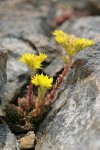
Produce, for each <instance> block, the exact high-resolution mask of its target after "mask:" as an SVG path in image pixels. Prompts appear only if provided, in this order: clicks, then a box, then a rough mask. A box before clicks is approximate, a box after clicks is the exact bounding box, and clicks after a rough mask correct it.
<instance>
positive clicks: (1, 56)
mask: <svg viewBox="0 0 100 150" xmlns="http://www.w3.org/2000/svg"><path fill="white" fill-rule="evenodd" d="M6 67H7V51H6V50H4V49H2V48H0V116H4V113H3V107H4V103H5V101H4V91H5V85H6V80H7V77H6Z"/></svg>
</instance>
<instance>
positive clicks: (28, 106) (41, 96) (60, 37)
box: [6, 30, 94, 130]
mask: <svg viewBox="0 0 100 150" xmlns="http://www.w3.org/2000/svg"><path fill="white" fill-rule="evenodd" d="M53 35H54V36H55V40H56V42H57V43H58V44H60V45H61V46H62V47H63V48H64V49H65V52H66V56H64V64H65V65H64V70H63V71H62V74H60V75H59V76H58V78H57V80H56V83H55V85H54V86H53V77H49V76H48V75H44V74H43V73H41V74H37V73H36V71H37V69H43V68H42V63H43V61H45V59H46V58H47V57H48V55H47V54H44V53H39V55H35V54H31V53H26V54H24V55H23V56H22V57H21V58H19V61H20V62H21V63H24V64H25V65H27V67H28V68H29V70H30V77H31V79H30V85H29V87H28V92H27V93H26V95H25V96H24V97H22V98H18V106H15V105H14V104H9V105H8V106H7V109H6V114H7V117H8V118H9V120H10V121H11V122H12V123H16V124H20V125H23V126H24V129H25V130H31V129H32V128H33V127H34V126H35V124H38V122H40V121H41V120H42V119H43V117H44V116H45V114H46V113H47V110H48V108H50V106H51V104H52V101H53V98H54V96H55V93H56V91H57V89H58V88H59V86H60V84H61V83H62V80H63V78H64V76H65V75H66V73H67V71H68V70H69V68H70V65H71V63H72V59H73V57H74V56H75V55H76V54H77V53H78V52H80V51H81V50H83V49H84V48H86V47H90V46H92V45H93V44H94V42H93V41H92V40H89V39H85V38H78V37H76V36H75V35H73V34H71V35H69V34H66V33H64V32H63V31H61V30H56V31H54V32H53ZM33 86H37V87H38V92H37V95H34V94H33ZM52 86H53V88H52ZM51 88H52V90H51V92H50V93H48V89H49V90H50V89H51Z"/></svg>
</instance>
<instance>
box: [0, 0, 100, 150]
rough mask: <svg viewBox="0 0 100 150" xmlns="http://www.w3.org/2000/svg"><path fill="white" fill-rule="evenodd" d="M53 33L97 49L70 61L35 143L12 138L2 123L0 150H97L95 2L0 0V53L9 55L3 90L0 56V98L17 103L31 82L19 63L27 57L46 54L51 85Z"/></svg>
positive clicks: (59, 65) (55, 50) (99, 35)
mask: <svg viewBox="0 0 100 150" xmlns="http://www.w3.org/2000/svg"><path fill="white" fill-rule="evenodd" d="M57 28H59V29H61V30H63V31H65V32H67V33H73V34H75V35H77V36H79V37H86V38H91V39H93V40H94V41H95V43H96V44H95V45H94V46H93V47H92V48H87V49H86V50H83V51H82V52H80V53H79V54H78V55H77V56H76V57H75V59H74V61H73V64H72V66H71V69H70V71H69V73H68V75H67V76H66V77H65V80H64V83H63V84H62V85H61V87H60V88H59V90H58V93H57V95H56V98H55V101H54V103H53V105H52V108H51V111H50V112H49V113H48V114H47V116H46V118H45V120H44V121H43V122H42V123H41V125H40V126H39V128H38V129H37V133H35V134H36V137H35V134H34V132H33V131H30V132H29V133H27V134H25V135H23V134H22V135H16V137H15V136H14V135H13V134H12V133H11V131H10V129H9V127H8V126H7V125H6V124H5V122H2V123H1V124H0V150H19V149H32V150H33V149H34V150H64V149H67V150H92V149H93V150H100V0H78V1H75V0H0V49H1V50H6V51H7V52H8V60H7V84H6V72H5V70H6V58H7V57H6V56H7V55H3V56H4V58H3V57H1V56H2V55H0V66H2V67H0V96H1V97H4V94H5V98H2V99H4V100H5V103H11V102H12V103H16V100H17V98H18V97H19V96H22V95H23V91H25V89H26V87H27V85H28V83H29V79H30V77H29V72H28V69H27V68H26V66H24V65H22V64H21V63H19V62H18V58H19V57H20V56H21V55H22V54H24V53H26V52H32V53H35V54H38V53H39V52H45V53H47V54H48V55H49V57H48V59H47V60H46V61H45V63H44V70H43V72H44V73H45V74H48V75H50V76H53V77H54V79H55V80H56V78H57V76H58V74H59V73H61V71H62V69H63V60H62V56H63V54H64V50H63V49H61V47H59V46H58V45H57V44H56V43H55V41H54V38H53V36H52V34H51V33H52V31H53V30H55V29H57ZM0 52H1V51H0ZM3 60H5V63H4V61H3ZM3 68H4V70H3ZM5 84H6V89H5ZM4 89H5V93H4ZM0 103H1V99H0ZM0 105H1V104H0ZM0 107H1V106H0ZM16 138H17V141H18V142H19V145H18V142H17V141H16Z"/></svg>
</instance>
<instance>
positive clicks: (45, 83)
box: [31, 74, 53, 88]
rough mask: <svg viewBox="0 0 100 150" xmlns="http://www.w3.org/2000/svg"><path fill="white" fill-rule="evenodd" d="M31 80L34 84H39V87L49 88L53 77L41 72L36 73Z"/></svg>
mask: <svg viewBox="0 0 100 150" xmlns="http://www.w3.org/2000/svg"><path fill="white" fill-rule="evenodd" d="M31 82H32V83H33V84H34V85H36V86H41V87H46V88H51V86H52V82H53V78H52V77H51V78H49V77H48V76H47V75H43V74H40V75H39V74H36V75H35V76H34V77H33V78H32V80H31Z"/></svg>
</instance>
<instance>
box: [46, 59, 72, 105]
mask: <svg viewBox="0 0 100 150" xmlns="http://www.w3.org/2000/svg"><path fill="white" fill-rule="evenodd" d="M71 62H72V59H70V61H69V63H68V64H66V66H65V67H64V70H63V71H62V74H60V75H59V77H58V78H57V80H56V83H55V85H54V87H53V90H52V91H51V93H50V94H48V95H47V97H46V99H45V103H44V105H46V106H48V105H50V104H51V101H52V99H53V98H54V96H55V93H56V91H57V89H58V88H59V86H60V84H61V83H62V80H63V78H64V77H65V75H66V73H67V71H68V70H69V67H70V64H71Z"/></svg>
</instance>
